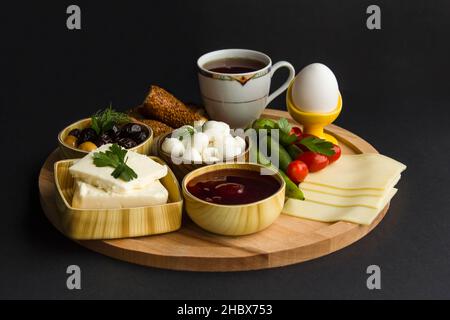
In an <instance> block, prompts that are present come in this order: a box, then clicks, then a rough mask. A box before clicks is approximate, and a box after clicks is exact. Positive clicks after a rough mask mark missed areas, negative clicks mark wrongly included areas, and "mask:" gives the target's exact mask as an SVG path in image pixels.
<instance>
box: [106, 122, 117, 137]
mask: <svg viewBox="0 0 450 320" xmlns="http://www.w3.org/2000/svg"><path fill="white" fill-rule="evenodd" d="M105 133H106V134H107V135H109V136H110V137H112V138H113V139H115V138H117V137H118V136H119V135H120V127H119V126H118V125H117V124H114V125H113V126H112V127H111V129H109V130H108V131H106V132H105Z"/></svg>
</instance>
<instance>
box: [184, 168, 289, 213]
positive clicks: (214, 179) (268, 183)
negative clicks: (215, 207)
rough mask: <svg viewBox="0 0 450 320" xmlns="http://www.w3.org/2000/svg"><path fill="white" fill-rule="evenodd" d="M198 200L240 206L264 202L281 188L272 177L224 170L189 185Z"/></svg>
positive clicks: (254, 172)
mask: <svg viewBox="0 0 450 320" xmlns="http://www.w3.org/2000/svg"><path fill="white" fill-rule="evenodd" d="M186 187H187V190H188V191H189V192H190V193H191V194H192V195H194V196H195V197H197V198H199V199H201V200H204V201H207V202H211V203H216V204H225V205H238V204H247V203H252V202H256V201H259V200H263V199H265V198H268V197H270V196H271V195H273V194H274V193H276V192H277V191H278V190H279V189H280V187H281V185H280V183H279V182H278V180H277V179H275V178H274V177H273V176H270V175H261V174H260V172H259V171H251V170H244V169H222V170H217V171H214V172H207V173H204V174H202V175H200V176H198V177H196V178H194V179H192V180H191V181H189V183H188V184H187V186H186Z"/></svg>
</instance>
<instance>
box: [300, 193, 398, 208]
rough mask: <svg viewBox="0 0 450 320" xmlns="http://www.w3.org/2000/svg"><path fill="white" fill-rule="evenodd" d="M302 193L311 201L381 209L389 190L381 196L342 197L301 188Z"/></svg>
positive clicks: (338, 205)
mask: <svg viewBox="0 0 450 320" xmlns="http://www.w3.org/2000/svg"><path fill="white" fill-rule="evenodd" d="M391 189H392V188H391ZM391 189H389V190H391ZM394 189H395V188H394ZM395 191H397V189H395ZM303 194H304V195H305V198H306V199H307V200H308V201H311V202H316V203H321V204H327V205H333V206H336V207H354V206H361V207H367V208H374V209H381V207H382V206H383V205H384V204H386V198H387V197H389V196H390V192H385V194H383V195H381V196H365V195H361V196H351V197H344V196H337V195H331V194H326V193H321V192H316V191H310V190H303Z"/></svg>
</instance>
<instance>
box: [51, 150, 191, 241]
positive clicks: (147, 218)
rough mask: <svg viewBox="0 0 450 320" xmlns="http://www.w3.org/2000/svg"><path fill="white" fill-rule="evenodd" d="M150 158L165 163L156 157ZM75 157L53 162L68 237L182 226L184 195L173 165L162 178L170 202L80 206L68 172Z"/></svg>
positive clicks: (112, 235)
mask: <svg viewBox="0 0 450 320" xmlns="http://www.w3.org/2000/svg"><path fill="white" fill-rule="evenodd" d="M150 158H151V159H153V160H155V161H156V162H158V163H160V164H164V165H165V163H164V162H163V161H162V160H161V159H159V158H157V157H150ZM75 160H76V159H71V160H62V161H58V162H56V163H55V165H54V169H55V183H56V189H57V192H56V205H57V208H58V212H59V214H60V218H61V224H62V229H63V230H62V231H63V232H64V233H65V234H66V235H67V236H68V237H70V238H73V239H77V240H91V239H116V238H128V237H139V236H148V235H152V234H159V233H165V232H171V231H175V230H177V229H179V228H180V227H181V216H182V209H183V198H182V197H181V193H180V187H179V184H178V181H177V179H176V178H175V175H174V174H173V172H172V171H171V170H170V169H169V170H168V173H167V175H166V176H165V177H164V178H162V179H160V182H161V183H162V184H163V186H164V187H165V188H166V189H167V191H168V192H169V200H168V203H167V204H163V205H156V206H147V207H140V208H129V209H94V210H89V209H77V208H73V207H72V205H71V203H72V198H73V189H74V188H73V187H74V179H73V178H72V176H71V174H70V173H69V167H70V166H71V165H72V163H73V162H74V161H75Z"/></svg>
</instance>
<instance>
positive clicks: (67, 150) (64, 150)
mask: <svg viewBox="0 0 450 320" xmlns="http://www.w3.org/2000/svg"><path fill="white" fill-rule="evenodd" d="M133 122H136V123H139V124H140V125H143V126H144V127H146V128H147V130H148V133H149V135H148V138H147V140H145V141H144V142H142V143H141V144H138V145H137V146H136V147H134V148H130V149H128V150H130V151H134V152H137V153H141V154H145V155H148V154H149V153H150V148H151V146H152V142H153V130H152V128H150V127H149V126H148V125H146V124H145V123H142V122H140V121H137V120H133ZM90 125H91V118H86V119H82V120H79V121H77V122H74V123H72V124H71V125H69V126H67V127H66V128H64V129H63V130H61V132H60V133H59V134H58V145H59V152H60V155H61V158H62V159H79V158H83V157H84V156H85V155H87V154H88V153H89V152H87V151H84V150H80V149H78V148H74V147H71V146H69V145H67V144H66V143H64V139H65V138H66V137H67V136H68V135H69V132H70V131H72V130H73V129H80V130H83V129H85V128H87V127H89V126H90Z"/></svg>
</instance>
